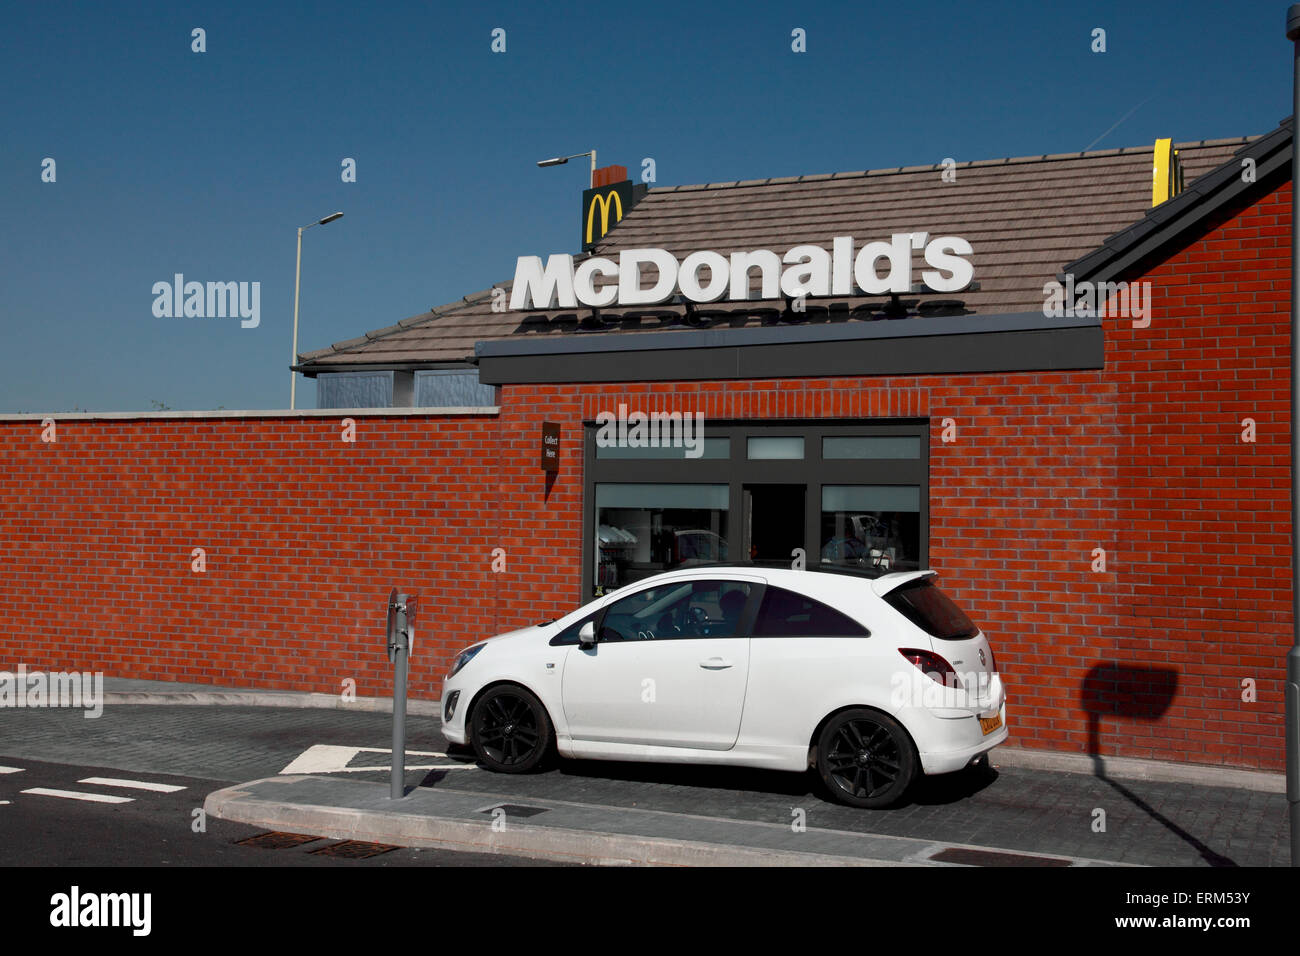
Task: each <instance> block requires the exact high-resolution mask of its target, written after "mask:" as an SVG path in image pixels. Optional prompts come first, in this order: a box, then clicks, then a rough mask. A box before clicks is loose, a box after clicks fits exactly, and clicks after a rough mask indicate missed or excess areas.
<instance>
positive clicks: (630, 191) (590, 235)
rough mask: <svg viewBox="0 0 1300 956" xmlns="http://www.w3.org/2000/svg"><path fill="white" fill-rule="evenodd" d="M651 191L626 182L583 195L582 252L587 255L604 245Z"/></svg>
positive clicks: (612, 184)
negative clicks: (603, 240) (615, 229)
mask: <svg viewBox="0 0 1300 956" xmlns="http://www.w3.org/2000/svg"><path fill="white" fill-rule="evenodd" d="M648 188H649V187H647V186H645V185H643V184H639V183H633V182H632V180H630V179H625V180H623V181H622V182H618V183H607V184H605V185H599V186H595V187H593V188H591V189H587V190H584V191H583V194H582V251H583V252H586V251H587V250H588V249H590V248H591V247H592V246H594V245H595V244H596V243H598V242H600V240H601V239H603V238H604V237H605V234H606V233H608V232H609V231H610V230H611V229H613V228H614V227H615V226H617V225H618V224H619V222H621V221H622V219H623V217H624V216H626V215H627V214H628V211H629V210H631V208H632V207H633V206H635V205H636V204H637V203H638V202H639V201H640V200H641V197H642V196H644V195H645V194H646V191H647V190H648Z"/></svg>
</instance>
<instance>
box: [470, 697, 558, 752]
mask: <svg viewBox="0 0 1300 956" xmlns="http://www.w3.org/2000/svg"><path fill="white" fill-rule="evenodd" d="M470 727H471V732H470V738H471V742H472V743H473V745H474V753H475V754H476V755H477V756H478V759H479V760H481V761H482V762H483V763H484V765H486V766H487V768H488V769H489V770H496V771H498V772H500V773H527V772H528V771H530V770H533V769H535V768H536V767H537V766H538V764H540V763H541V762H542V760H543V759H544V758H545V757H546V754H547V752H548V751H549V750H550V746H551V719H550V717H548V716H547V714H546V708H545V707H543V706H542V702H541V701H540V700H538V699H537V698H536V697H535V696H534V695H533V694H531V693H530V692H528V691H526V690H524V689H523V688H522V687H514V686H511V685H502V686H500V687H493V688H492V689H491V690H489V691H488V692H487V693H485V694H484V695H483V696H482V697H480V698H479V699H478V702H477V703H476V704H475V705H474V713H473V714H471V715H470Z"/></svg>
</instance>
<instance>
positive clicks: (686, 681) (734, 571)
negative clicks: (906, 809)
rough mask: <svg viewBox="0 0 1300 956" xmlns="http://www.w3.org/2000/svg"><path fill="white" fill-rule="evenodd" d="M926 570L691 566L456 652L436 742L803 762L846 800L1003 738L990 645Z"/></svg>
mask: <svg viewBox="0 0 1300 956" xmlns="http://www.w3.org/2000/svg"><path fill="white" fill-rule="evenodd" d="M934 575H935V572H933V571H911V572H901V573H894V574H885V575H883V576H879V577H870V576H864V575H862V574H860V573H858V574H854V573H845V572H843V571H840V572H836V571H830V570H827V569H824V568H821V569H813V568H810V569H809V570H804V571H795V570H790V569H786V568H781V569H771V568H759V567H751V566H747V565H736V566H708V567H700V566H696V567H691V568H687V569H681V570H676V571H670V572H667V573H664V574H659V575H655V576H654V577H650V578H646V579H644V580H642V581H638V582H636V583H634V584H631V585H628V586H627V587H624V588H621V589H620V590H618V591H615V592H613V593H611V594H607V595H605V596H604V597H601V598H598V599H596V600H595V601H593V602H591V603H590V604H587V605H586V606H584V607H582V608H579V609H578V610H576V611H574V612H573V613H571V614H568V615H566V616H565V617H562V618H560V619H559V620H556V621H551V622H548V623H546V624H539V625H537V626H534V627H526V628H523V629H522V630H518V631H511V632H510V633H507V634H501V635H498V636H496V637H493V638H490V639H489V640H486V641H484V642H482V643H480V644H475V645H474V646H472V647H469V648H467V649H466V650H464V651H462V652H461V653H460V655H459V656H458V657H457V658H456V660H455V663H454V664H453V665H452V668H451V671H450V673H449V674H448V676H447V679H446V681H445V682H444V683H443V693H442V716H443V734H444V735H445V736H446V738H447V739H448V740H450V741H452V742H453V743H457V744H466V743H468V744H470V745H472V746H473V748H474V750H475V753H476V754H477V756H478V758H479V760H480V761H481V762H482V763H483V764H484V765H485V766H486V767H488V768H489V769H492V770H497V771H503V772H506V773H522V772H526V771H528V770H532V769H533V768H535V767H536V766H537V765H538V764H539V763H540V762H541V761H542V759H543V758H544V757H546V756H547V754H548V753H550V752H551V750H552V748H554V750H556V751H558V753H559V754H560V755H561V756H564V757H579V758H588V759H608V760H642V761H660V762H669V763H707V764H731V765H736V766H746V767H763V768H768V769H776V770H790V771H803V770H806V769H807V768H809V767H815V768H816V770H817V772H818V774H819V776H820V777H821V779H822V781H823V783H824V784H825V786H826V788H827V790H828V791H829V793H830V795H831V796H832V797H833V798H835V799H837V800H839V801H842V802H844V803H848V804H851V805H853V806H858V807H868V808H873V809H874V808H879V807H886V806H889V805H891V804H894V803H896V802H898V801H899V800H900V799H902V797H903V795H904V794H905V793H906V792H907V790H908V788H909V787H910V786H911V784H912V783H913V781H914V780H915V779H916V778H917V776H918V774H920V773H927V774H934V773H946V772H949V771H954V770H959V769H961V768H962V767H965V766H966V765H968V764H970V763H973V762H974V761H976V760H977V759H979V758H980V757H982V756H983V755H984V754H986V753H988V751H990V750H992V749H993V748H994V747H995V746H997V745H998V744H1000V743H1002V742H1003V741H1004V740H1006V737H1007V726H1006V704H1005V694H1004V691H1003V687H1002V681H1001V679H1000V678H999V676H998V673H997V665H996V662H995V661H994V658H993V651H992V649H991V648H990V647H989V643H988V641H987V640H986V639H985V637H984V635H983V634H982V633H981V632H980V630H979V629H978V628H977V627H976V626H975V625H974V624H972V623H971V621H970V619H969V618H967V617H966V615H965V614H964V613H962V611H961V610H960V609H959V608H958V607H957V606H956V605H955V604H954V603H953V602H952V601H951V600H950V599H949V598H948V597H947V596H946V595H945V594H944V593H943V592H942V591H940V590H939V588H938V587H936V586H935V584H934V581H933V578H934Z"/></svg>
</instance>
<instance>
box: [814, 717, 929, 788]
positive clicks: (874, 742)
mask: <svg viewBox="0 0 1300 956" xmlns="http://www.w3.org/2000/svg"><path fill="white" fill-rule="evenodd" d="M919 766H920V759H919V758H918V757H917V753H916V747H915V745H913V743H912V738H911V737H909V736H908V734H907V731H905V730H904V729H903V727H902V725H901V724H899V722H898V721H896V720H894V718H892V717H890V716H888V715H887V714H882V713H881V712H880V711H877V710H868V709H866V708H865V707H858V708H854V709H852V710H846V711H843V712H841V713H838V714H836V715H835V716H834V717H832V718H831V719H830V720H829V721H827V723H826V726H825V727H824V728H822V732H821V735H820V736H819V737H818V738H817V773H818V775H819V776H820V777H821V779H822V783H823V784H824V785H825V787H826V789H827V790H828V791H829V792H830V795H831V797H832V798H833V799H835V800H837V801H839V802H840V803H847V804H848V805H849V806H853V807H862V808H864V809H868V810H882V809H884V808H886V807H890V806H893V805H894V804H896V803H898V802H899V801H901V800H902V799H903V797H904V796H905V795H906V794H907V791H908V790H909V789H910V788H911V786H912V784H913V782H914V781H915V780H916V777H917V771H918V767H919Z"/></svg>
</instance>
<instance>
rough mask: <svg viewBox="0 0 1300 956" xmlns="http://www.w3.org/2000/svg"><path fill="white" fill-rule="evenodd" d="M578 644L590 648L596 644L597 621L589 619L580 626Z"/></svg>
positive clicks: (584, 648)
mask: <svg viewBox="0 0 1300 956" xmlns="http://www.w3.org/2000/svg"><path fill="white" fill-rule="evenodd" d="M578 646H579V647H581V648H582V649H583V650H590V649H591V648H593V647H595V646H596V622H595V621H588V622H587V623H586V624H584V625H582V627H580V628H578Z"/></svg>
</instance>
